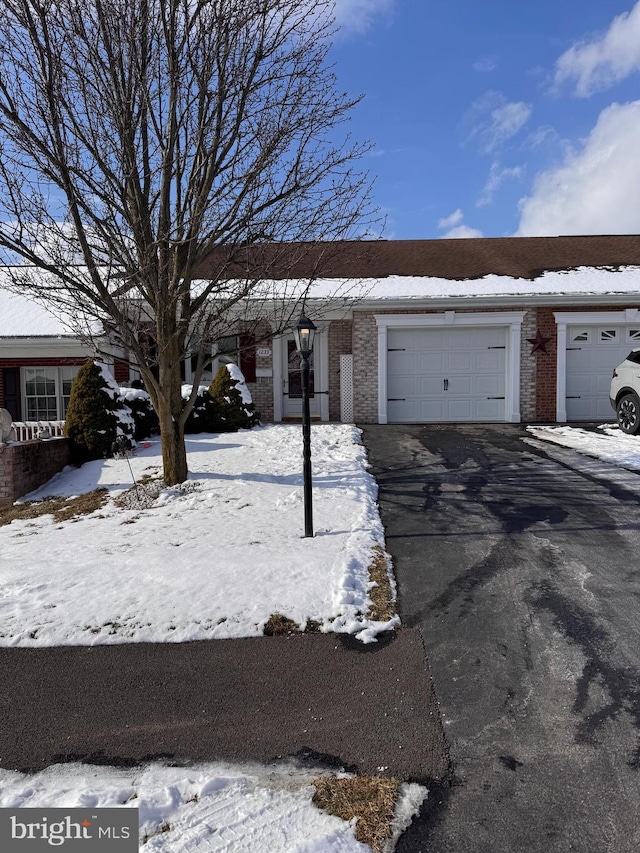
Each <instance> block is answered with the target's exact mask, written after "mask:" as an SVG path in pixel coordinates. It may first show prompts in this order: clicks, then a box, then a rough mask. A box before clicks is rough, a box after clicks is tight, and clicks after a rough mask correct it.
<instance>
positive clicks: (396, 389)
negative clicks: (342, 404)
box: [387, 327, 507, 423]
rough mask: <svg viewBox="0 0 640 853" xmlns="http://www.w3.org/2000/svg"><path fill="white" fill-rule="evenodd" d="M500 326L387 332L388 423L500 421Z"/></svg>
mask: <svg viewBox="0 0 640 853" xmlns="http://www.w3.org/2000/svg"><path fill="white" fill-rule="evenodd" d="M506 339H507V330H506V329H505V328H504V327H498V328H492V327H478V328H475V327H468V328H467V327H465V328H459V329H452V328H437V329H433V328H428V329H425V328H418V329H392V328H390V329H389V330H388V333H387V350H388V353H387V398H388V402H387V413H388V421H389V422H390V423H426V422H430V421H434V422H437V421H443V422H446V421H453V422H456V421H504V420H506V416H505V414H506V412H505V364H506V358H505V355H506Z"/></svg>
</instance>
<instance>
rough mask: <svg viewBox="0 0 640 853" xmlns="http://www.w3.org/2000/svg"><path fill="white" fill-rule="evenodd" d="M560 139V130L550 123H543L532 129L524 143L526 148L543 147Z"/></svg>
mask: <svg viewBox="0 0 640 853" xmlns="http://www.w3.org/2000/svg"><path fill="white" fill-rule="evenodd" d="M559 139H560V137H559V136H558V132H557V130H556V129H555V128H553V127H551V126H550V125H548V124H543V125H540V127H536V129H535V130H533V131H531V133H530V134H529V135H528V136H527V138H526V139H525V140H524V143H523V145H524V147H525V148H541V147H542V146H543V145H547V144H548V143H552V142H558V141H559Z"/></svg>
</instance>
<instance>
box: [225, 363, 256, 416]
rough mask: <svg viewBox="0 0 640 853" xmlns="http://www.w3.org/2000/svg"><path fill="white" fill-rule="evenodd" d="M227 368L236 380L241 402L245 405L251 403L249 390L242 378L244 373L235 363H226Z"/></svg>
mask: <svg viewBox="0 0 640 853" xmlns="http://www.w3.org/2000/svg"><path fill="white" fill-rule="evenodd" d="M227 370H228V371H229V376H231V378H232V379H235V381H236V388H237V389H238V391H239V392H240V396H241V397H242V402H243V403H244V404H245V406H247V405H250V404H251V403H253V400H252V399H251V392H250V391H249V389H248V388H247V384H246V382H245V379H244V374H243V373H242V371H241V370H240V368H239V367H238V366H237V365H236V364H228V365H227Z"/></svg>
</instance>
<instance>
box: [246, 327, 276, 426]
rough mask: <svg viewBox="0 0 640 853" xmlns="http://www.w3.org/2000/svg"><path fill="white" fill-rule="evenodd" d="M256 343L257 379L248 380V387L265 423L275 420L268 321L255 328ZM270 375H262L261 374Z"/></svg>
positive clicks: (271, 347)
mask: <svg viewBox="0 0 640 853" xmlns="http://www.w3.org/2000/svg"><path fill="white" fill-rule="evenodd" d="M254 333H255V338H256V340H257V344H256V362H255V365H256V380H255V382H247V389H248V390H249V393H250V394H251V399H252V400H253V405H254V406H255V407H256V411H257V412H259V414H260V420H261V421H262V422H263V423H270V422H272V421H273V343H274V342H273V339H272V338H271V327H270V326H269V324H268V323H266V322H265V323H262V324H260V325H258V326H257V327H256V329H255V330H254ZM262 350H264V351H265V352H266V351H267V350H268V351H269V352H270V355H261V354H260V353H261V351H262ZM261 373H262V374H268V375H262V376H261V375H260V374H261Z"/></svg>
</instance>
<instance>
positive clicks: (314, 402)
mask: <svg viewBox="0 0 640 853" xmlns="http://www.w3.org/2000/svg"><path fill="white" fill-rule="evenodd" d="M282 347H283V352H282V363H283V366H284V370H283V375H282V379H283V400H282V414H283V417H285V418H287V417H289V418H296V417H299V418H301V417H302V375H301V371H300V367H301V363H302V357H301V355H300V353H299V352H298V350H297V349H296V342H295V340H294V339H293V336H291V337H286V338H283V339H282ZM313 355H314V354H313V353H311V356H310V357H309V367H310V370H309V392H310V393H309V411H310V413H311V417H320V403H319V396H318V395H317V394H315V379H316V376H315V370H314V359H313Z"/></svg>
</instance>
